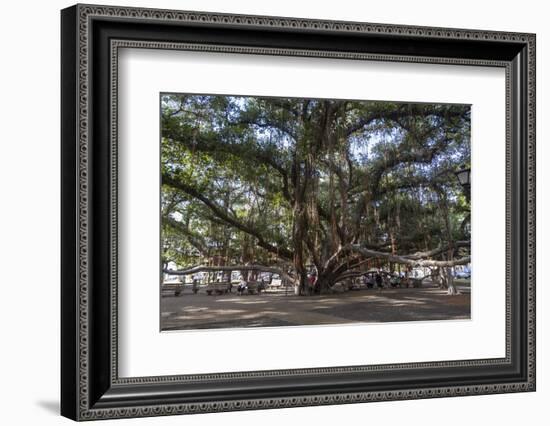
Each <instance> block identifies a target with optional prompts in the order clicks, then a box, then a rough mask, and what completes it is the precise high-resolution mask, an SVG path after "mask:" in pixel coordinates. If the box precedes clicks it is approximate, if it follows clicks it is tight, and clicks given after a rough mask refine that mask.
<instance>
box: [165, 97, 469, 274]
mask: <svg viewBox="0 0 550 426" xmlns="http://www.w3.org/2000/svg"><path fill="white" fill-rule="evenodd" d="M161 125H162V135H161V173H162V175H163V186H162V208H163V212H162V214H163V218H164V219H163V221H162V235H163V240H164V241H165V246H166V250H165V256H166V258H167V259H168V258H169V260H173V261H175V262H177V263H178V264H179V265H181V266H186V265H192V264H196V263H198V261H200V262H205V261H211V262H216V261H218V262H221V261H223V262H224V263H242V262H250V261H254V262H260V261H261V262H264V263H265V264H270V263H271V264H272V263H275V262H278V261H280V260H285V261H290V262H292V260H293V259H292V256H294V259H295V258H296V253H297V252H298V251H299V252H300V253H301V256H302V257H304V259H305V261H303V262H306V263H312V262H313V263H316V264H318V263H319V264H324V263H326V261H327V259H329V258H330V256H331V255H332V254H333V253H334V250H335V248H336V247H338V246H342V245H345V244H348V243H359V244H366V245H377V246H383V245H384V244H389V243H392V244H393V246H392V250H394V251H395V250H398V251H399V252H402V253H403V252H404V253H407V252H413V251H421V250H430V249H433V248H435V247H438V246H440V245H441V244H443V243H445V242H449V239H453V240H459V239H469V227H467V226H463V225H464V223H465V221H467V219H468V217H469V202H468V200H467V199H466V198H465V196H464V194H463V190H462V188H461V187H460V185H459V184H458V181H457V179H456V177H455V175H454V171H455V170H456V169H458V167H459V166H461V165H463V164H469V161H470V107H469V106H465V105H443V104H403V103H394V102H367V101H339V100H319V99H293V98H254V97H236V96H202V95H165V96H163V97H162V99H161ZM167 182H168V183H167ZM300 218H301V219H300ZM301 242H303V243H304V247H303V248H302V244H301ZM222 258H223V260H220V259H222ZM294 263H295V266H296V260H294Z"/></svg>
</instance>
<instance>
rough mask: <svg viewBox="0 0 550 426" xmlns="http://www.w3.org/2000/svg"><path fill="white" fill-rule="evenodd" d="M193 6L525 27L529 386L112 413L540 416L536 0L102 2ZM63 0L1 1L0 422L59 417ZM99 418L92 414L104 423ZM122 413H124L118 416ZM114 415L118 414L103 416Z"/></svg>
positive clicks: (544, 80)
mask: <svg viewBox="0 0 550 426" xmlns="http://www.w3.org/2000/svg"><path fill="white" fill-rule="evenodd" d="M102 3H103V4H118V5H128V6H130V5H131V6H142V7H161V8H173V9H188V10H204V11H212V12H214V11H218V12H230V13H246V14H265V15H279V16H295V17H307V18H324V19H338V20H355V21H369V22H381V23H398V24H412V25H429V26H444V27H447V26H448V27H461V28H477V29H493V30H504V31H525V32H535V33H537V55H538V57H537V67H538V70H537V78H538V82H537V97H538V100H537V107H538V114H537V115H538V125H537V132H538V138H537V139H538V154H537V162H538V176H537V182H538V185H537V186H538V191H537V193H538V194H537V195H538V205H537V208H538V215H537V216H538V232H537V241H538V256H537V257H538V265H539V271H540V274H539V279H538V294H537V296H538V297H537V300H538V308H537V314H538V324H537V325H538V327H537V329H538V331H537V335H538V345H537V346H538V374H537V378H538V390H537V392H536V393H530V394H509V395H491V396H480V397H463V398H452V399H434V400H421V401H402V402H386V403H371V404H360V405H345V406H327V407H315V408H293V409H284V410H270V411H256V412H240V413H224V414H207V415H200V416H186V417H167V418H155V419H150V418H149V419H133V420H118V421H117V422H119V423H118V424H135V425H138V424H158V425H162V424H164V425H168V424H181V423H182V422H185V423H186V424H188V425H214V424H220V423H222V422H223V423H224V424H227V425H237V424H238V425H239V426H246V425H257V424H258V423H261V424H263V425H265V426H267V425H280V424H298V423H300V422H311V421H315V422H316V424H319V425H333V424H335V423H340V424H365V423H367V422H368V423H371V424H384V425H392V424H399V423H403V424H406V425H407V426H414V425H423V426H429V425H445V426H452V425H465V424H466V425H468V424H473V423H477V422H481V421H484V422H491V423H492V424H499V425H517V424H522V423H524V422H525V421H526V420H527V421H528V422H531V424H535V425H539V424H541V425H542V424H546V422H547V420H546V418H547V417H548V409H547V404H548V401H549V400H550V366H549V364H550V356H549V350H548V349H549V342H550V337H549V335H550V315H549V314H548V309H547V308H546V307H547V306H550V291H549V290H548V289H547V287H546V282H545V280H546V273H545V272H546V271H545V268H544V265H545V261H546V259H547V258H548V256H550V250H549V245H548V238H549V237H550V234H549V226H548V223H545V218H547V217H549V216H550V215H549V213H550V212H549V209H550V202H549V199H548V198H549V197H548V190H547V188H548V185H550V168H548V167H546V163H547V161H545V160H546V159H547V158H548V157H549V156H550V147H549V146H548V143H547V139H548V137H549V136H550V130H549V129H548V127H547V125H546V120H544V117H547V116H548V115H549V114H550V93H549V91H548V90H549V89H548V78H549V77H548V76H549V75H550V62H549V61H550V50H549V44H550V27H548V24H547V17H548V16H549V14H548V11H547V10H545V3H544V2H542V1H536V0H524V1H522V2H518V1H509V0H501V1H486V2H480V1H476V0H462V1H460V2H448V3H444V2H442V1H429V0H416V1H407V0H401V1H386V2H359V1H353V0H338V1H327V0H317V1H315V0H303V1H301V2H298V1H296V0H278V1H270V2H260V1H253V0H231V1H230V2H228V1H223V0H179V1H178V0H160V1H152V0H149V1H144V0H133V1H125V0H119V1H114V2H113V1H109V0H104V1H102ZM71 4H72V3H71V2H68V1H61V0H51V1H48V2H38V1H22V2H15V1H12V2H10V3H8V4H6V3H4V4H3V7H2V18H3V19H2V25H1V26H0V32H1V33H0V34H1V37H0V43H1V50H0V52H1V54H2V56H1V58H2V61H1V64H0V117H1V119H0V200H2V203H1V204H0V289H1V290H0V291H1V294H0V327H1V335H0V336H1V347H2V350H1V351H0V401H1V407H2V409H1V411H0V419H1V422H2V424H6V425H17V424H41V425H54V424H68V423H69V420H67V419H64V418H61V417H59V415H58V405H59V396H58V395H59V264H60V260H59V233H60V231H59V227H60V224H59V183H60V182H59V180H60V177H59V176H60V174H59V62H60V58H59V9H61V8H64V7H66V6H69V5H71ZM113 422H114V421H107V422H105V423H102V424H111V423H113ZM129 422H131V423H129ZM113 424H117V423H113Z"/></svg>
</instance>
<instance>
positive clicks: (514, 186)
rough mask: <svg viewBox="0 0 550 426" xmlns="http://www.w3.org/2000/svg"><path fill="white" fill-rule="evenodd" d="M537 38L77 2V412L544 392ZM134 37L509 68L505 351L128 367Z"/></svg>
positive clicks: (73, 329)
mask: <svg viewBox="0 0 550 426" xmlns="http://www.w3.org/2000/svg"><path fill="white" fill-rule="evenodd" d="M535 40H536V38H535V35H534V34H523V33H521V34H520V33H509V32H494V31H479V30H464V29H448V28H428V27H413V26H403V25H387V24H369V23H358V22H335V21H320V20H308V19H297V18H296V19H295V18H280V17H266V16H243V15H229V14H214V13H202V12H184V11H170V10H156V9H141V8H128V7H106V6H96V5H76V6H73V7H70V8H67V9H64V10H63V11H62V12H61V52H62V75H61V81H62V93H61V100H62V119H61V135H62V140H61V160H62V183H61V192H62V209H61V211H62V217H61V221H62V234H61V241H62V253H61V254H62V268H61V271H62V280H61V281H62V282H61V309H62V311H61V321H62V328H61V338H62V341H61V344H62V348H61V349H62V350H61V355H62V356H61V367H62V368H61V370H62V374H61V385H62V386H61V413H62V415H64V416H66V417H68V418H71V419H74V420H93V419H106V418H123V417H142V416H160V415H171V414H188V413H206V412H219V411H231V410H249V409H267V408H279V407H295V406H311V405H323V404H345V403H358V402H370V401H383V400H401V399H416V398H435V397H445V396H465V395H479V394H491V393H505V392H524V391H534V390H535ZM125 47H131V48H136V49H140V48H144V49H162V50H181V49H183V50H196V51H210V52H211V51H214V52H226V53H239V54H247V53H254V54H261V55H283V56H287V55H296V56H300V57H316V58H333V59H355V60H370V61H389V62H392V61H393V62H409V63H411V62H412V63H427V64H452V65H465V66H467V65H477V66H488V67H498V68H503V69H504V70H505V72H506V151H507V152H506V177H505V179H506V230H505V232H506V342H505V345H506V356H505V357H503V358H494V359H474V360H457V361H437V362H412V363H401V364H377V365H367V364H366V365H359V366H357V365H354V366H326V367H323V368H305V369H285V370H276V369H274V370H265V371H245V372H227V373H223V372H221V373H213V374H193V375H171V376H154V377H130V378H128V377H124V378H121V377H119V374H118V362H119V359H118V322H117V320H118V318H117V306H118V293H117V259H118V254H119V253H118V242H117V232H118V222H117V202H118V190H119V189H118V186H117V178H118V176H117V161H118V152H117V116H118V115H117V114H118V110H117V88H118V84H119V78H120V77H119V76H118V74H117V70H118V68H117V64H118V62H117V58H118V51H119V49H120V48H125ZM503 178H504V177H503Z"/></svg>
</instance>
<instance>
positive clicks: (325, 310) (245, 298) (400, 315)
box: [161, 288, 470, 330]
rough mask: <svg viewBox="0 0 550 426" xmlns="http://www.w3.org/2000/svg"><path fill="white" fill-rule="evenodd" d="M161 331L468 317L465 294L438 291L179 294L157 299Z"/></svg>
mask: <svg viewBox="0 0 550 426" xmlns="http://www.w3.org/2000/svg"><path fill="white" fill-rule="evenodd" d="M161 311H162V312H161V329H162V330H186V329H208V328H242V327H280V326H287V325H318V324H345V323H357V322H369V323H373V322H398V321H427V320H451V319H469V318H470V295H469V294H461V295H457V296H449V295H447V293H446V292H445V291H444V290H441V289H438V288H421V289H383V290H374V289H371V290H359V291H349V292H345V293H339V294H332V295H320V296H319V295H313V296H296V295H294V294H290V293H289V294H285V293H284V292H281V291H278V292H271V293H270V292H265V293H262V294H259V295H258V294H255V295H242V296H234V295H212V296H208V295H206V294H201V293H199V294H183V295H181V296H179V297H175V296H165V297H162V298H161Z"/></svg>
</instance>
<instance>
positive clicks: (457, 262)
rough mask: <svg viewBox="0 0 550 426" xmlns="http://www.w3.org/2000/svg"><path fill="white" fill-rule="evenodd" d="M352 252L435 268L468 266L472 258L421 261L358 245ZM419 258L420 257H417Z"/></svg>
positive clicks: (352, 247) (351, 248)
mask: <svg viewBox="0 0 550 426" xmlns="http://www.w3.org/2000/svg"><path fill="white" fill-rule="evenodd" d="M349 248H350V250H352V251H354V252H356V253H360V254H362V255H363V256H367V257H371V258H378V259H386V260H388V261H389V262H394V263H400V264H402V265H410V266H413V267H415V266H421V267H422V266H427V267H429V266H434V267H450V266H457V265H466V264H468V263H470V260H471V259H470V256H466V257H461V258H459V259H454V260H430V259H420V258H413V257H409V256H397V255H393V254H390V253H384V252H381V251H376V250H370V249H366V248H363V247H361V246H358V245H350V246H349ZM415 256H418V255H415Z"/></svg>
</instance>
